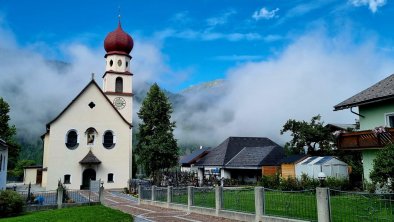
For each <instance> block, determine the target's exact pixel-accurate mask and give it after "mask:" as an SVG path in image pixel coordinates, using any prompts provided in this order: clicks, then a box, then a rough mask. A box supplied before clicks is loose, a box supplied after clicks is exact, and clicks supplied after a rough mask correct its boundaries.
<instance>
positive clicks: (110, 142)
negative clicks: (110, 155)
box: [103, 130, 116, 149]
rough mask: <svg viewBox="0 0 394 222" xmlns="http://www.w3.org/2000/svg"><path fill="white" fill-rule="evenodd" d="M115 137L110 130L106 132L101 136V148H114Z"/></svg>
mask: <svg viewBox="0 0 394 222" xmlns="http://www.w3.org/2000/svg"><path fill="white" fill-rule="evenodd" d="M115 143H116V137H115V135H114V133H113V132H112V131H110V130H108V131H106V132H105V133H104V135H103V146H104V147H105V148H107V149H111V148H113V147H114V146H115Z"/></svg>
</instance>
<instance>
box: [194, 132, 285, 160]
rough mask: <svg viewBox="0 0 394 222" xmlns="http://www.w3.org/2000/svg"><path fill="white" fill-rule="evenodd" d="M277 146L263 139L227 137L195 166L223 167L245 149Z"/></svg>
mask: <svg viewBox="0 0 394 222" xmlns="http://www.w3.org/2000/svg"><path fill="white" fill-rule="evenodd" d="M269 146H278V147H279V145H278V144H276V143H274V142H273V141H272V140H270V139H268V138H265V137H229V138H227V139H226V140H225V141H223V142H222V143H221V144H220V145H219V146H217V147H215V148H213V149H211V151H210V152H209V153H208V154H207V155H206V156H205V157H204V158H203V159H201V160H200V161H198V162H197V163H196V164H195V166H225V164H227V163H228V162H229V161H230V160H231V159H232V158H233V157H234V156H235V155H237V154H238V153H239V152H240V151H241V150H242V149H243V148H245V147H269Z"/></svg>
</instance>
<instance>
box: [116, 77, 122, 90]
mask: <svg viewBox="0 0 394 222" xmlns="http://www.w3.org/2000/svg"><path fill="white" fill-rule="evenodd" d="M115 92H123V79H122V77H117V78H116V80H115Z"/></svg>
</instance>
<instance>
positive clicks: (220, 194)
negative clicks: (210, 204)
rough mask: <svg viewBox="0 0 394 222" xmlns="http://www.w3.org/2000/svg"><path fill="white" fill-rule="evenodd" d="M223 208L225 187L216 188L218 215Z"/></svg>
mask: <svg viewBox="0 0 394 222" xmlns="http://www.w3.org/2000/svg"><path fill="white" fill-rule="evenodd" d="M222 206H223V187H222V186H216V187H215V208H216V215H219V211H220V210H221V209H222Z"/></svg>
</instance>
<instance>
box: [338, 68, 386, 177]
mask: <svg viewBox="0 0 394 222" xmlns="http://www.w3.org/2000/svg"><path fill="white" fill-rule="evenodd" d="M356 107H358V111H355V110H353V108H356ZM344 109H350V111H351V112H352V113H354V114H356V115H358V117H359V124H360V129H359V130H358V131H354V132H347V133H341V134H340V135H339V136H338V138H337V147H338V149H339V150H345V151H346V150H360V151H361V152H362V160H363V170H364V179H365V180H369V181H370V177H369V175H370V172H371V171H372V168H373V160H374V159H375V157H376V154H377V152H378V151H379V150H380V149H383V148H384V147H385V146H386V145H388V144H391V143H393V142H394V74H392V75H390V76H388V77H387V78H385V79H383V80H381V81H380V82H378V83H376V84H375V85H373V86H371V87H369V88H367V89H365V90H363V91H361V92H360V93H357V94H356V95H354V96H352V97H350V98H349V99H346V100H345V101H343V102H341V103H339V104H338V105H336V106H334V111H337V110H344Z"/></svg>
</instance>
